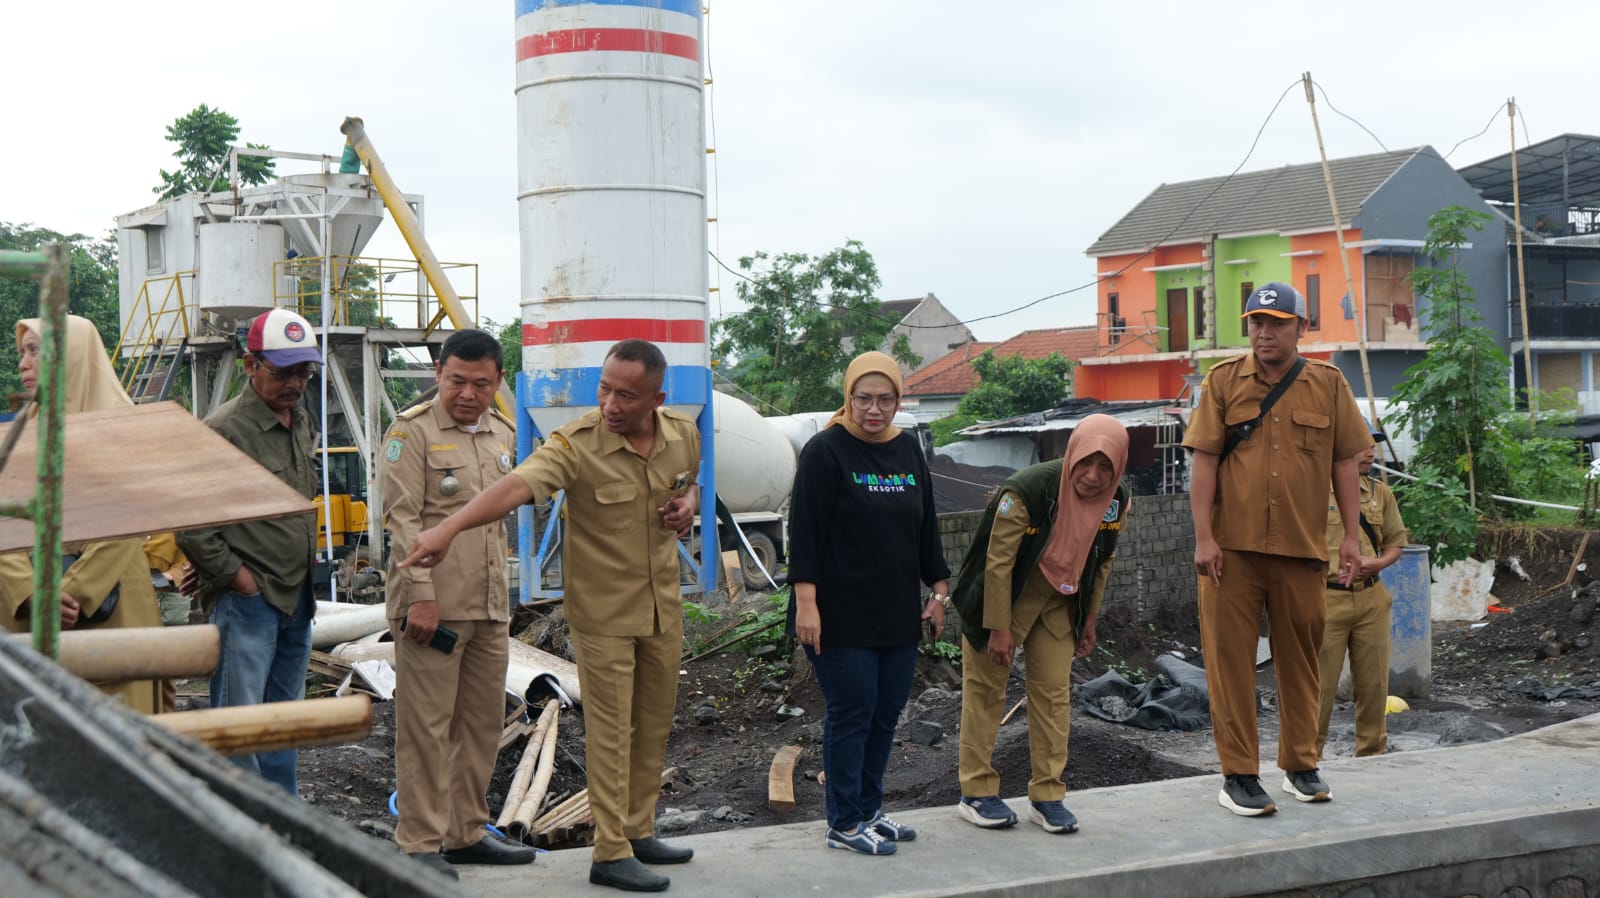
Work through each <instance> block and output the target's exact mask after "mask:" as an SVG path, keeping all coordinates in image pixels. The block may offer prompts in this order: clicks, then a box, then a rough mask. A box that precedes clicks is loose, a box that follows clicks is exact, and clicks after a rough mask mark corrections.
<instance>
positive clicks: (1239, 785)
mask: <svg viewBox="0 0 1600 898" xmlns="http://www.w3.org/2000/svg"><path fill="white" fill-rule="evenodd" d="M1217 804H1220V805H1222V806H1223V807H1225V808H1227V809H1228V810H1230V811H1232V812H1234V813H1235V814H1238V815H1239V816H1240V817H1263V816H1266V815H1267V814H1271V813H1273V812H1275V811H1277V810H1278V806H1277V805H1275V804H1273V803H1272V799H1270V798H1268V797H1267V790H1265V789H1263V788H1261V777H1259V776H1256V775H1255V774H1251V773H1239V774H1235V775H1233V776H1230V777H1227V778H1225V779H1224V780H1223V781H1222V791H1221V792H1219V793H1217Z"/></svg>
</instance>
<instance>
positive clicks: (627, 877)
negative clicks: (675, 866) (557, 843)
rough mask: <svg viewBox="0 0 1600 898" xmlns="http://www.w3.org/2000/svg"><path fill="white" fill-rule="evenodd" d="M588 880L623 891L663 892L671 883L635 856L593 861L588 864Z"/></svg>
mask: <svg viewBox="0 0 1600 898" xmlns="http://www.w3.org/2000/svg"><path fill="white" fill-rule="evenodd" d="M589 881H590V882H591V883H594V884H595V885H597V886H610V887H612V888H613V889H621V890H623V891H624V892H665V891H666V890H667V886H670V885H672V880H670V879H668V878H666V877H665V876H662V875H661V874H660V873H657V872H655V871H654V870H651V869H650V868H648V867H646V866H645V865H644V864H641V863H639V859H638V858H636V857H625V858H623V859H622V860H620V861H595V862H594V863H592V864H590V865H589Z"/></svg>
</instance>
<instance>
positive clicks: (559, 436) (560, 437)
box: [550, 430, 572, 452]
mask: <svg viewBox="0 0 1600 898" xmlns="http://www.w3.org/2000/svg"><path fill="white" fill-rule="evenodd" d="M550 439H551V440H553V441H555V442H557V443H560V444H561V447H562V448H563V449H565V450H567V451H568V452H571V451H572V443H570V442H568V440H567V437H566V435H565V434H563V433H562V432H561V431H559V430H558V431H556V432H554V433H552V434H550Z"/></svg>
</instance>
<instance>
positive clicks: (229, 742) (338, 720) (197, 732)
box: [149, 695, 372, 757]
mask: <svg viewBox="0 0 1600 898" xmlns="http://www.w3.org/2000/svg"><path fill="white" fill-rule="evenodd" d="M149 719H150V720H151V721H153V722H155V723H158V724H160V725H161V726H164V727H166V728H167V729H169V730H171V731H172V732H174V733H178V734H180V735H183V736H188V737H190V738H191V739H196V740H198V741H200V742H202V743H204V744H205V745H206V746H207V747H209V748H211V749H212V750H214V751H216V752H217V753H218V754H223V755H227V756H229V757H232V756H234V755H248V754H255V753H257V752H266V751H279V750H281V749H285V748H309V747H311V746H314V745H339V744H342V743H346V742H355V741H358V740H360V739H365V738H366V736H367V733H368V732H370V731H371V730H372V702H371V700H369V699H368V698H367V697H366V696H364V695H350V696H345V697H343V698H317V699H303V700H301V701H297V702H268V703H266V704H262V705H240V706H237V707H231V708H206V709H204V710H200V711H178V712H176V713H172V714H157V715H155V716H153V717H151V718H149Z"/></svg>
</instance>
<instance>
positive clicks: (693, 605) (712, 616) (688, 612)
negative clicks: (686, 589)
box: [683, 602, 722, 626]
mask: <svg viewBox="0 0 1600 898" xmlns="http://www.w3.org/2000/svg"><path fill="white" fill-rule="evenodd" d="M683 616H684V618H685V619H686V620H688V621H689V622H691V623H695V624H699V625H701V626H710V625H711V624H714V623H716V622H717V621H719V620H722V615H720V614H718V613H717V612H715V611H712V610H711V609H709V608H707V607H706V606H704V605H702V604H700V603H699V602H684V603H683Z"/></svg>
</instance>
